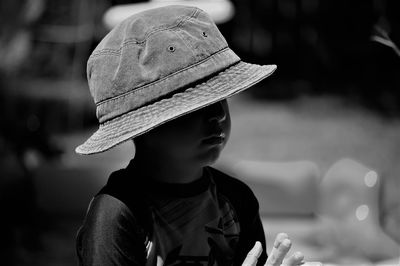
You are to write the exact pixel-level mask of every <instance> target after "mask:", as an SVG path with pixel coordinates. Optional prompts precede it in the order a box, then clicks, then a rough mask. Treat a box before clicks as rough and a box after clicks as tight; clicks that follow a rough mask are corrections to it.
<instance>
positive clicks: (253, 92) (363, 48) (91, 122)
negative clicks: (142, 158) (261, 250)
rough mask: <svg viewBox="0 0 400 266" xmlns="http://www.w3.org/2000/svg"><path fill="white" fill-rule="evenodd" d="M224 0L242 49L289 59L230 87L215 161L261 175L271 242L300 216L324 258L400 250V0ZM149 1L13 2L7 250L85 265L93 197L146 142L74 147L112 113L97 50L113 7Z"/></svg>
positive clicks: (386, 255)
mask: <svg viewBox="0 0 400 266" xmlns="http://www.w3.org/2000/svg"><path fill="white" fill-rule="evenodd" d="M155 1H157V2H165V1H163V0H154V1H153V2H155ZM204 1H207V0H203V1H201V0H199V1H195V0H187V1H186V2H187V3H188V4H196V2H204ZM208 2H213V1H211V0H209V1H208ZM220 2H221V1H214V4H219V3H220ZM223 2H224V3H225V4H226V3H229V6H230V9H229V10H230V12H229V15H227V16H226V19H224V20H222V21H221V22H219V25H218V26H219V28H220V30H221V32H222V33H223V35H224V36H225V37H226V39H227V41H228V43H229V44H230V46H231V48H232V49H233V50H234V51H235V52H236V53H237V54H238V55H239V56H240V57H241V58H242V59H243V60H244V61H247V62H252V63H258V64H277V65H278V66H279V67H278V71H277V72H276V73H275V74H274V75H273V77H272V78H270V79H267V80H266V81H263V82H261V83H259V84H257V85H256V86H255V87H254V88H252V89H250V90H248V91H246V92H245V93H243V94H241V95H238V96H235V97H233V98H232V99H231V101H230V106H231V115H232V121H233V130H232V136H231V140H230V142H229V144H228V146H227V147H226V150H225V151H224V153H223V155H222V156H221V158H220V161H219V162H218V163H217V165H216V167H217V168H220V169H223V170H225V171H227V172H229V173H232V174H233V175H236V176H238V177H240V178H242V179H243V180H245V181H246V182H247V183H248V184H249V185H250V186H251V187H252V188H253V189H254V191H255V193H256V195H257V197H258V199H259V201H260V211H261V215H262V217H263V223H264V226H265V231H266V236H267V239H268V241H269V244H270V245H269V246H270V247H271V241H273V238H274V237H275V233H277V232H280V231H286V232H288V233H289V235H293V239H294V241H293V242H294V249H295V250H301V251H304V253H305V254H306V258H310V259H311V260H319V261H323V262H325V263H327V264H341V265H342V264H343V265H349V264H352V265H360V264H361V263H362V264H364V265H377V264H385V265H386V264H392V265H399V264H400V262H399V256H400V255H399V245H400V176H399V175H400V51H399V48H398V47H399V46H400V16H399V12H400V2H399V1H397V0H352V1H345V0H250V1H245V0H232V1H223ZM138 3H139V2H138V1H122V0H121V1H119V0H69V1H66V0H52V1H47V0H2V1H1V2H0V110H1V112H0V121H1V123H0V127H1V130H0V166H1V168H2V173H1V174H0V207H1V210H2V211H1V217H0V230H1V237H0V254H1V257H2V259H1V261H2V265H41V266H43V265H76V264H77V261H76V258H75V246H74V245H75V243H74V240H75V233H76V231H77V230H78V228H79V225H80V223H81V222H82V219H83V218H84V215H85V211H86V208H87V205H88V203H89V201H90V199H91V197H92V196H93V195H94V194H95V193H96V192H97V191H98V190H99V189H100V188H101V186H102V185H104V183H105V182H106V180H107V178H108V175H109V174H110V173H111V172H112V171H114V170H117V169H119V168H122V167H124V166H126V164H127V163H128V162H129V160H130V159H131V158H132V157H133V155H134V148H133V147H132V146H131V145H129V144H124V145H121V146H119V147H117V148H115V149H113V150H111V151H109V152H107V153H105V154H101V155H94V156H90V157H88V156H78V155H76V154H75V153H74V149H75V147H76V146H77V145H79V144H80V143H82V142H83V141H84V140H85V139H86V138H87V137H88V136H89V135H90V134H91V132H93V131H94V130H95V129H96V127H97V120H96V117H95V106H94V103H93V101H92V99H91V97H90V94H89V90H88V87H87V83H86V61H87V59H88V57H89V55H90V53H91V51H92V50H93V49H94V48H95V46H96V45H97V43H98V42H99V41H100V40H101V39H102V38H103V37H104V35H105V34H107V32H108V31H109V30H110V28H111V27H112V25H111V24H112V23H111V24H110V22H109V21H107V19H105V18H106V14H109V13H107V12H109V11H110V10H113V9H114V8H116V7H123V8H124V7H126V8H128V9H129V8H134V7H135V6H134V5H135V4H138ZM121 5H129V6H121ZM128 9H127V10H128ZM114 10H115V9H114ZM129 10H131V9H129ZM117 18H118V17H117ZM367 232H368V234H369V237H367V236H366V234H367ZM296 243H298V244H296ZM3 262H4V264H3Z"/></svg>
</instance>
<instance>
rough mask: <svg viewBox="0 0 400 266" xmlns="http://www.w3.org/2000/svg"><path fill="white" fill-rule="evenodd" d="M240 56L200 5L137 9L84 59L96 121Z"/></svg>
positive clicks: (149, 100)
mask: <svg viewBox="0 0 400 266" xmlns="http://www.w3.org/2000/svg"><path fill="white" fill-rule="evenodd" d="M239 60H240V59H239V57H237V56H236V55H235V54H234V53H233V52H232V51H231V50H230V49H229V48H228V45H227V43H226V41H225V39H224V37H223V36H222V34H221V33H220V32H219V30H218V28H217V27H216V25H215V24H214V22H213V21H212V19H211V17H210V16H209V15H208V14H207V13H205V12H204V11H202V10H200V9H198V8H195V7H189V6H168V7H162V8H156V9H152V10H148V11H145V12H141V13H138V14H135V15H133V16H131V17H129V18H128V19H126V20H124V21H123V22H121V23H120V24H119V25H117V26H116V27H115V28H114V29H113V30H111V31H110V32H109V33H108V34H107V35H106V36H105V37H104V39H103V40H102V41H101V42H100V43H99V45H98V46H97V47H96V49H95V50H94V51H93V53H92V55H91V56H90V58H89V60H88V66H87V76H88V83H89V88H90V92H91V94H92V97H93V99H94V101H95V103H96V107H97V117H98V119H99V122H100V123H104V122H107V121H109V120H111V119H113V118H116V117H118V116H120V115H123V114H125V113H127V112H130V111H132V110H136V109H138V108H140V107H143V106H145V105H146V104H149V103H152V102H154V101H157V100H159V99H161V98H163V97H165V96H167V95H171V94H172V93H174V92H176V91H177V90H180V89H182V88H184V87H187V86H188V85H190V84H193V83H194V82H196V81H199V80H201V79H204V78H206V77H208V76H210V75H213V74H215V73H218V72H220V71H222V70H224V69H226V68H227V67H229V66H230V65H232V64H234V63H236V62H238V61H239Z"/></svg>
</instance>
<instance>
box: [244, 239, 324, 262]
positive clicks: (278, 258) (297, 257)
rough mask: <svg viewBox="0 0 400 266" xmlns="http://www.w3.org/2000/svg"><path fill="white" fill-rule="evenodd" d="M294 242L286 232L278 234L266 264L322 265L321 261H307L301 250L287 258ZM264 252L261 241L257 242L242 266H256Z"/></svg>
mask: <svg viewBox="0 0 400 266" xmlns="http://www.w3.org/2000/svg"><path fill="white" fill-rule="evenodd" d="M291 246H292V243H291V241H290V239H289V237H288V235H287V234H285V233H280V234H278V235H277V236H276V238H275V242H274V246H273V248H272V251H271V253H270V255H269V256H268V259H267V261H266V263H265V265H264V266H297V265H302V266H318V265H319V266H322V264H321V263H319V262H308V263H307V262H305V261H304V255H303V254H302V253H301V252H295V253H294V254H293V255H292V256H290V257H289V258H287V259H285V256H286V254H287V253H288V251H289V249H290V247H291ZM261 253H262V246H261V243H260V242H258V241H257V242H256V244H255V245H254V247H253V248H252V249H251V250H250V252H249V253H248V254H247V257H246V259H245V260H244V262H243V264H242V266H255V265H257V261H258V258H259V257H260V255H261Z"/></svg>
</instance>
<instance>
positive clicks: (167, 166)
mask: <svg viewBox="0 0 400 266" xmlns="http://www.w3.org/2000/svg"><path fill="white" fill-rule="evenodd" d="M133 163H134V165H135V168H136V169H138V170H139V171H140V172H141V173H143V174H145V175H146V178H151V179H153V180H154V181H157V182H162V183H176V184H187V183H191V182H193V181H195V180H198V179H199V178H201V177H202V175H203V167H200V166H198V167H194V166H191V165H188V164H185V163H179V162H178V163H176V162H170V161H168V160H167V159H165V160H154V157H153V158H146V157H145V156H135V158H134V159H133Z"/></svg>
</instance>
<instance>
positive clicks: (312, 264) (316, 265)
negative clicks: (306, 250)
mask: <svg viewBox="0 0 400 266" xmlns="http://www.w3.org/2000/svg"><path fill="white" fill-rule="evenodd" d="M301 266H324V264H322V263H321V262H318V261H307V262H304V264H302V265H301Z"/></svg>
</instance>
